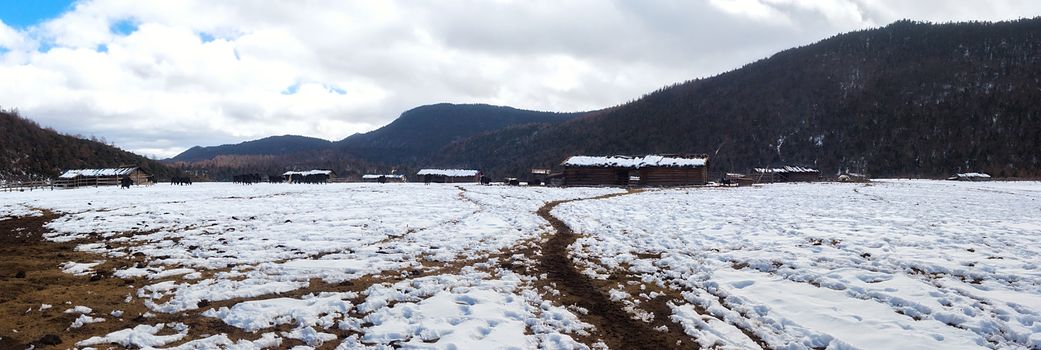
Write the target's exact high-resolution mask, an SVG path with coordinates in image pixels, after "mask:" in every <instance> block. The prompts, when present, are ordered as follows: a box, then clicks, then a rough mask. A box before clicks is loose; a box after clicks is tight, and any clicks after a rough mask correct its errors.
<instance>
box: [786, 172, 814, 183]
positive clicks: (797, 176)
mask: <svg viewBox="0 0 1041 350" xmlns="http://www.w3.org/2000/svg"><path fill="white" fill-rule="evenodd" d="M781 177H782V178H783V179H784V181H786V182H813V181H817V180H820V173H785V174H783V176H781Z"/></svg>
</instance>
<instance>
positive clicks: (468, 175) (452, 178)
mask: <svg viewBox="0 0 1041 350" xmlns="http://www.w3.org/2000/svg"><path fill="white" fill-rule="evenodd" d="M416 175H417V176H419V178H420V179H422V180H423V182H424V183H431V182H435V183H459V182H467V183H477V182H480V181H481V172H480V171H478V170H472V169H422V170H420V171H419V172H417V173H416Z"/></svg>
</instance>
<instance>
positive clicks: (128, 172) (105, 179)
mask: <svg viewBox="0 0 1041 350" xmlns="http://www.w3.org/2000/svg"><path fill="white" fill-rule="evenodd" d="M123 178H130V180H132V181H134V184H135V185H151V184H152V180H151V175H150V174H148V173H146V172H145V171H144V170H141V168H139V167H120V168H103V169H69V170H66V171H65V172H63V173H62V174H61V175H60V176H58V178H57V179H56V180H54V186H55V187H60V188H76V187H86V186H93V187H97V186H119V182H120V180H121V179H123Z"/></svg>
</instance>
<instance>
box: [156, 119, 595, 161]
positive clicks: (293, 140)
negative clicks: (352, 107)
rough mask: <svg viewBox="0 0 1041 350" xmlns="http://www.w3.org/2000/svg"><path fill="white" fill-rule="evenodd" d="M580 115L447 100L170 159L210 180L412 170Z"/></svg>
mask: <svg viewBox="0 0 1041 350" xmlns="http://www.w3.org/2000/svg"><path fill="white" fill-rule="evenodd" d="M578 115H580V114H579V113H553V112H538V111H528V110H521V109H516V108H511V107H502V106H491V105H484V104H465V105H456V104H448V103H442V104H435V105H427V106H420V107H416V108H413V109H411V110H408V111H406V112H404V113H402V114H401V115H400V116H399V117H398V118H397V119H395V120H394V121H393V122H391V123H390V124H387V125H386V126H383V127H381V128H379V129H376V130H373V131H371V132H368V133H364V134H355V135H351V136H349V137H347V138H345V139H343V140H340V141H336V142H329V141H325V140H321V139H316V138H310V137H303V136H294V135H285V136H272V137H267V138H263V139H259V140H254V141H247V142H243V143H239V144H233V145H221V146H211V147H200V146H196V147H192V148H191V149H188V150H186V151H185V152H183V153H181V154H179V155H177V156H175V157H173V158H170V159H166V160H164V162H166V163H167V164H170V165H171V166H173V167H174V168H176V169H179V170H183V171H187V172H190V173H193V174H199V176H200V177H202V178H209V179H228V178H230V177H231V175H233V174H239V173H252V172H256V173H266V174H273V173H281V172H282V171H284V170H286V169H303V168H326V169H332V170H335V171H336V172H337V173H338V174H339V175H340V176H341V177H344V176H356V175H361V174H362V173H366V172H389V171H393V170H398V171H401V172H405V173H407V172H410V171H412V170H414V169H415V168H416V167H420V166H426V165H429V164H425V162H426V161H427V160H429V159H430V157H431V156H432V155H434V154H435V153H436V152H437V151H438V150H440V149H442V148H444V147H445V146H447V145H449V144H450V143H452V142H456V141H461V140H466V139H468V138H470V137H473V136H476V135H481V134H484V133H488V132H494V131H497V130H502V129H504V128H509V127H516V126H532V125H551V124H555V123H561V122H564V121H567V120H571V119H573V118H575V117H576V116H578Z"/></svg>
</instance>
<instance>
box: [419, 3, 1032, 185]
mask: <svg viewBox="0 0 1041 350" xmlns="http://www.w3.org/2000/svg"><path fill="white" fill-rule="evenodd" d="M1039 86H1041V18H1034V19H1024V20H1018V21H1009V22H996V23H982V22H973V23H949V24H929V23H920V22H912V21H899V22H896V23H893V24H891V25H888V26H886V27H883V28H878V29H871V30H863V31H858V32H852V33H847V34H842V35H838V36H835V37H832V38H829V39H825V40H823V41H820V42H817V43H815V44H811V45H808V46H804V47H799V48H794V49H789V50H786V51H783V52H780V53H777V54H775V55H773V56H772V57H769V58H766V59H763V60H759V61H757V62H754V63H751V64H748V65H746V66H744V67H742V68H739V69H736V70H733V71H730V72H726V73H723V74H720V75H717V76H714V77H710V78H705V79H697V80H693V81H687V82H684V83H682V84H677V85H673V86H668V87H665V88H662V89H660V90H658V91H654V92H652V93H650V94H647V95H645V96H643V97H642V98H640V99H638V100H636V101H634V102H631V103H627V104H624V105H621V106H617V107H616V108H611V109H608V110H604V111H600V112H595V113H590V114H588V115H585V116H583V117H581V118H575V119H573V120H569V121H567V122H563V123H560V124H556V125H526V126H514V127H509V128H506V129H502V130H499V131H496V132H490V133H486V134H483V135H477V136H475V137H471V138H468V139H464V140H459V141H456V142H454V143H452V144H450V145H449V146H447V147H445V148H444V149H442V150H440V151H438V152H437V153H436V157H435V159H434V160H431V163H438V164H445V165H455V164H475V163H476V164H480V165H481V166H483V167H484V168H485V169H486V170H488V171H489V172H490V173H491V174H493V175H495V176H504V175H523V174H525V172H526V170H527V169H528V168H530V167H535V166H549V165H555V164H559V162H560V161H562V160H563V159H564V158H565V157H567V156H568V155H572V154H645V153H658V152H661V153H709V154H712V155H715V157H714V158H713V160H712V167H713V170H714V171H743V170H746V169H748V168H750V167H755V166H766V165H780V164H800V165H809V166H815V167H818V168H820V169H822V170H823V171H824V172H825V173H827V174H834V173H837V172H839V171H847V170H848V171H857V172H867V173H869V174H871V175H874V176H922V177H939V176H945V175H948V174H950V173H951V172H955V171H986V172H989V173H991V174H993V175H996V176H1002V177H1036V176H1041V156H1039V153H1041V103H1038V101H1041V88H1039ZM717 149H718V150H719V151H718V154H716V150H717Z"/></svg>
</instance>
